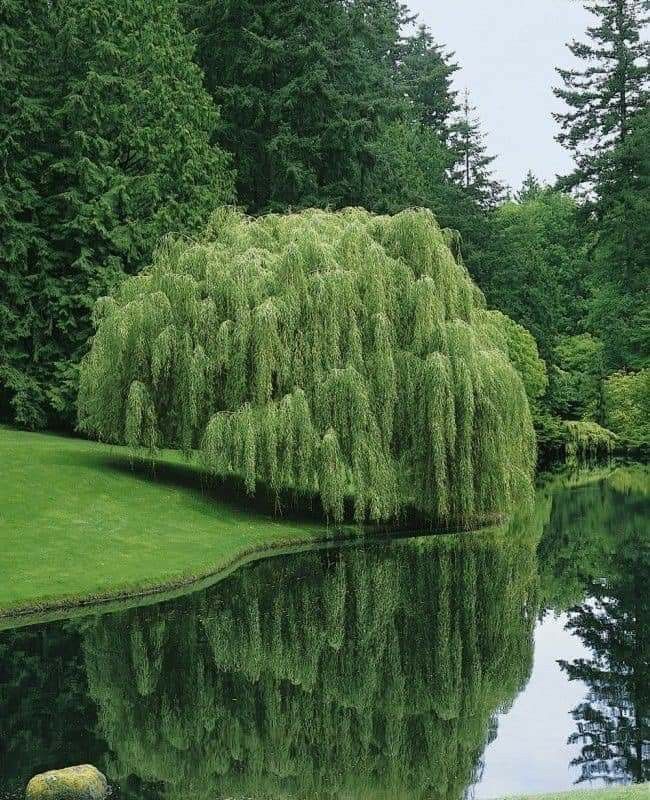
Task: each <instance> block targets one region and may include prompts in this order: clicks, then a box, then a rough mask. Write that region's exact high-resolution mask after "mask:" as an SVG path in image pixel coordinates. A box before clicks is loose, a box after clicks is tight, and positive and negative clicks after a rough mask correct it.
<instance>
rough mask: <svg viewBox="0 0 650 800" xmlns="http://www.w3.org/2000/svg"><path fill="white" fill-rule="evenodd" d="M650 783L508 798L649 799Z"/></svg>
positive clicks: (550, 799)
mask: <svg viewBox="0 0 650 800" xmlns="http://www.w3.org/2000/svg"><path fill="white" fill-rule="evenodd" d="M649 798H650V783H643V784H640V785H636V786H617V787H615V788H611V789H580V790H577V791H572V792H555V793H553V794H543V795H539V794H538V795H528V794H526V795H522V794H519V795H516V796H514V797H509V798H507V800H649Z"/></svg>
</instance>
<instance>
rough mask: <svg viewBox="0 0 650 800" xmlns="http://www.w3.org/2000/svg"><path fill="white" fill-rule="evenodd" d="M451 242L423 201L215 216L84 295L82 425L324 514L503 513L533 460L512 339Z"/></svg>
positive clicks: (443, 516)
mask: <svg viewBox="0 0 650 800" xmlns="http://www.w3.org/2000/svg"><path fill="white" fill-rule="evenodd" d="M452 251H454V252H457V241H456V239H455V237H454V236H453V234H452V233H451V232H448V231H444V230H441V229H440V227H439V226H438V224H437V223H436V221H435V219H434V217H433V216H432V215H431V213H430V212H428V211H425V210H411V211H405V212H402V213H401V214H398V215H396V216H393V217H388V216H386V217H381V216H373V215H371V214H369V213H368V212H366V211H364V210H362V209H347V210H344V211H342V212H339V213H327V212H323V211H316V210H310V211H306V212H303V213H301V214H291V215H287V216H278V215H270V216H267V217H263V218H260V219H257V220H251V219H248V218H245V217H243V216H242V215H240V214H238V213H236V212H234V211H232V210H221V211H219V212H218V213H217V214H216V216H215V217H214V218H213V220H212V222H211V224H210V226H209V227H208V229H207V230H206V232H205V235H204V237H203V238H202V240H200V241H197V242H188V241H175V242H168V243H167V244H166V245H165V246H163V247H162V249H161V250H160V251H159V252H158V255H157V257H156V258H155V260H154V262H153V264H152V265H151V267H150V268H149V269H148V270H146V271H145V273H143V274H141V275H139V276H137V277H134V278H131V279H129V280H127V281H126V282H125V283H124V284H122V286H121V288H120V289H119V291H118V292H117V294H116V295H115V296H114V297H112V298H108V299H103V300H102V301H101V302H100V303H99V304H98V307H97V311H96V317H97V320H96V321H97V326H98V327H97V334H96V336H95V338H94V343H93V346H92V350H91V352H90V353H89V355H88V357H87V358H86V360H85V362H84V364H83V368H82V373H81V388H80V394H79V420H80V426H81V428H82V429H83V430H84V431H86V432H88V433H90V434H91V435H95V436H97V437H99V438H100V439H102V440H104V441H109V442H117V443H125V444H127V445H130V446H132V447H137V448H148V449H155V448H158V447H172V448H179V449H182V450H183V451H185V452H186V453H187V454H192V453H195V452H196V451H199V452H200V453H201V456H202V458H203V459H204V462H205V464H206V466H207V467H208V468H209V470H211V471H212V472H213V473H215V474H216V475H220V476H224V475H236V476H239V477H241V478H242V479H243V481H244V483H245V486H246V488H247V490H248V491H249V492H250V493H252V492H254V491H255V488H256V485H257V484H258V482H259V483H263V484H264V485H266V486H267V487H270V488H271V490H273V491H275V492H276V493H277V494H278V495H280V493H282V492H286V491H290V492H294V493H297V494H299V495H308V496H319V497H320V499H321V501H322V506H323V510H324V513H325V515H326V516H327V517H328V518H331V519H333V520H335V521H340V520H342V519H343V518H344V516H346V514H347V511H348V509H350V511H351V512H352V513H353V515H354V518H355V519H356V520H357V521H359V522H361V521H364V520H370V521H373V522H378V521H387V520H394V519H395V518H397V517H399V516H400V515H401V514H403V513H404V512H405V510H415V511H416V512H417V514H418V515H419V516H421V517H424V518H426V519H429V520H438V521H453V522H454V523H455V524H459V523H460V524H469V523H470V522H472V521H476V520H477V519H484V518H486V517H490V516H491V515H494V514H499V513H503V512H507V511H508V510H509V509H510V508H511V507H512V506H513V504H514V501H515V500H516V499H517V498H519V497H520V496H521V495H522V493H524V492H527V491H529V490H530V485H531V476H532V470H533V465H534V461H535V441H534V434H533V429H532V425H531V420H530V412H529V407H528V402H527V397H526V390H525V387H524V384H523V382H522V378H521V376H520V375H519V373H518V371H517V369H516V368H515V366H513V363H514V362H516V360H517V357H518V355H517V353H518V350H517V347H514V349H513V347H512V345H511V342H512V339H513V335H515V334H517V331H514V333H513V329H512V327H511V323H510V320H508V318H507V317H504V316H503V315H500V314H495V313H494V312H488V311H487V310H486V309H485V302H484V299H483V296H482V294H481V292H480V291H479V290H478V288H477V287H476V286H475V285H474V284H473V283H472V281H471V280H470V278H469V275H468V273H467V270H466V268H465V267H464V266H463V265H462V263H460V261H459V259H457V258H455V257H454V255H453V253H452ZM515 327H518V326H515ZM520 338H521V337H519V339H517V336H516V335H515V339H517V341H520ZM533 345H534V342H533ZM534 358H537V360H538V361H539V359H538V357H537V353H536V348H535V353H534Z"/></svg>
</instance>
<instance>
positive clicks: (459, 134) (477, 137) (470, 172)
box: [451, 89, 504, 208]
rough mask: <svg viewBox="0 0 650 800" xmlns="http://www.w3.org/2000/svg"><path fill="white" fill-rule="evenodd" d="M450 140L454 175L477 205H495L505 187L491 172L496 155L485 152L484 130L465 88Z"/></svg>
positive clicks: (487, 206) (485, 206) (488, 206)
mask: <svg viewBox="0 0 650 800" xmlns="http://www.w3.org/2000/svg"><path fill="white" fill-rule="evenodd" d="M451 141H452V147H453V150H454V153H455V156H456V164H455V166H454V168H453V171H452V176H453V179H454V180H455V181H456V182H457V183H458V184H459V185H461V186H463V187H464V189H465V190H466V191H467V193H468V194H469V195H470V196H471V197H472V199H473V200H475V202H477V203H478V204H479V205H481V206H483V207H484V208H490V207H492V206H494V205H496V204H497V203H498V202H499V200H500V199H501V197H502V196H503V193H504V187H503V186H502V185H501V184H500V183H499V182H498V181H497V180H495V178H494V177H493V175H492V170H491V165H492V164H493V162H494V161H495V159H496V156H491V155H488V152H487V147H486V144H485V134H484V133H483V132H482V131H481V123H480V120H479V118H478V116H477V114H476V107H475V106H473V105H472V104H471V102H470V96H469V90H467V89H466V90H465V93H464V96H463V102H462V104H461V108H460V112H459V114H458V115H457V118H456V120H455V122H454V124H453V125H452V129H451Z"/></svg>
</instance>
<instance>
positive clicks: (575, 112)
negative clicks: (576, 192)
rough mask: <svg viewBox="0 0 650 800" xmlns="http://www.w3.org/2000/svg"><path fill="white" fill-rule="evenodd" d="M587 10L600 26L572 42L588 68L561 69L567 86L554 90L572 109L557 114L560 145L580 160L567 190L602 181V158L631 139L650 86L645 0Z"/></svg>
mask: <svg viewBox="0 0 650 800" xmlns="http://www.w3.org/2000/svg"><path fill="white" fill-rule="evenodd" d="M584 6H585V8H586V9H587V10H588V11H589V12H591V13H592V14H593V15H594V16H595V18H596V20H595V24H594V25H593V26H592V27H589V28H587V37H588V41H587V42H578V41H575V40H574V41H572V42H571V43H570V44H569V49H570V50H571V52H572V53H573V55H574V56H575V57H576V58H577V59H579V60H580V61H582V62H584V66H583V67H582V69H578V68H573V69H558V70H557V71H558V73H559V75H560V77H561V78H562V82H563V84H564V86H563V87H558V88H556V89H555V90H554V91H555V94H556V96H557V97H559V98H560V99H562V100H563V101H564V102H565V103H566V104H567V106H568V109H567V110H566V111H565V112H563V113H558V114H555V115H554V116H555V119H556V120H557V121H558V122H559V124H560V127H561V131H560V133H559V135H558V137H557V138H558V141H559V142H560V143H561V144H562V145H564V147H566V148H567V149H568V150H569V151H570V152H571V153H572V154H573V156H574V159H575V162H576V169H575V171H574V173H573V174H572V175H570V176H569V177H568V178H567V179H566V180H565V183H566V185H568V186H576V185H580V184H585V183H586V184H587V185H591V184H593V183H594V182H595V183H598V180H599V174H600V171H601V170H602V168H603V160H604V159H606V157H607V154H608V153H610V152H611V150H612V148H613V147H614V146H616V145H617V144H619V143H621V142H623V141H624V140H625V138H626V137H627V135H628V133H629V131H630V125H631V122H632V119H633V118H634V116H635V115H636V114H637V113H638V112H639V111H640V110H642V109H643V108H644V107H645V106H646V105H647V102H648V89H649V87H650V73H649V72H648V56H649V55H650V43H649V42H648V39H647V36H644V27H645V26H646V25H647V24H648V20H649V17H648V13H647V10H648V3H647V2H646V0H584Z"/></svg>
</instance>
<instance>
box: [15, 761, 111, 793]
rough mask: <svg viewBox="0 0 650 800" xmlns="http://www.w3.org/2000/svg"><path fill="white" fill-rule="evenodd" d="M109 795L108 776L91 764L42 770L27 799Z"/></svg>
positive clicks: (34, 778) (31, 782)
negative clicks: (47, 770)
mask: <svg viewBox="0 0 650 800" xmlns="http://www.w3.org/2000/svg"><path fill="white" fill-rule="evenodd" d="M107 795H108V783H107V781H106V778H105V777H104V775H102V773H101V772H100V771H99V770H98V769H97V768H96V767H93V766H92V765H91V764H79V765H78V766H75V767H66V768H65V769H53V770H50V771H49V772H42V773H41V774H40V775H35V776H34V777H33V778H32V779H31V781H30V782H29V783H28V784H27V791H26V792H25V797H26V800H104V798H105V797H107Z"/></svg>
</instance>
